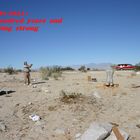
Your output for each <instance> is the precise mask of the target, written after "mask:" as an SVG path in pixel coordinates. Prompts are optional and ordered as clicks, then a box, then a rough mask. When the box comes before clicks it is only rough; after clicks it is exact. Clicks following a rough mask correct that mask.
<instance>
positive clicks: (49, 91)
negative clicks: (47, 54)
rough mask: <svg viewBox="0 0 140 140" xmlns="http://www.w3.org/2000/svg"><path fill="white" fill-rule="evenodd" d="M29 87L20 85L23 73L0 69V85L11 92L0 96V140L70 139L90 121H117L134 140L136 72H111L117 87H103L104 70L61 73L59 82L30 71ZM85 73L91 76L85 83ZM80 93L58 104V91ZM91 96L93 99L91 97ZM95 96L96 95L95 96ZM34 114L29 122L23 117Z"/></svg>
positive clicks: (138, 132) (138, 97)
mask: <svg viewBox="0 0 140 140" xmlns="http://www.w3.org/2000/svg"><path fill="white" fill-rule="evenodd" d="M31 75H32V83H34V84H33V85H32V86H27V85H24V84H23V83H24V82H23V74H22V73H19V74H16V75H8V74H5V73H0V88H2V87H4V88H7V89H9V90H12V91H15V92H12V93H9V94H8V95H5V94H4V95H1V96H0V122H3V123H4V124H5V125H6V126H7V127H6V131H0V140H75V135H76V134H78V133H81V134H82V133H83V132H84V131H85V130H86V129H87V128H88V127H89V125H90V124H91V123H92V122H93V121H100V122H112V123H116V124H118V125H119V126H120V127H121V128H123V129H124V130H125V131H126V132H127V133H128V134H130V136H131V137H130V140H139V139H140V128H138V127H137V125H138V124H140V87H137V88H133V87H134V86H140V75H132V72H130V71H117V72H116V73H115V77H114V82H115V83H116V84H119V87H115V88H105V87H103V86H102V85H103V84H104V83H105V78H106V73H105V71H92V72H87V73H81V72H77V71H75V72H64V73H63V75H62V77H61V78H60V79H59V80H54V79H50V80H47V81H42V80H41V78H40V75H39V73H36V72H33V73H31ZM87 76H92V77H94V78H97V82H88V81H87ZM61 90H64V91H66V92H69V93H72V92H75V93H81V94H82V97H80V98H78V99H75V100H70V102H68V103H66V102H62V101H61V100H60V97H61V96H60V92H61ZM95 95H96V96H97V97H95ZM98 96H99V97H98ZM32 114H36V115H39V116H40V117H41V120H40V121H37V122H34V121H32V120H31V119H30V118H29V116H30V115H32Z"/></svg>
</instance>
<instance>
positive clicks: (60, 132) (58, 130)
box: [55, 128, 65, 135]
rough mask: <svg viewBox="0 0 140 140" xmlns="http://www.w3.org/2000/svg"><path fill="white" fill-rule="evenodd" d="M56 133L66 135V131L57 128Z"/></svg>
mask: <svg viewBox="0 0 140 140" xmlns="http://www.w3.org/2000/svg"><path fill="white" fill-rule="evenodd" d="M55 133H56V134H58V135H65V129H63V128H57V129H55Z"/></svg>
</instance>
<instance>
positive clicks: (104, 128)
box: [76, 122, 129, 140]
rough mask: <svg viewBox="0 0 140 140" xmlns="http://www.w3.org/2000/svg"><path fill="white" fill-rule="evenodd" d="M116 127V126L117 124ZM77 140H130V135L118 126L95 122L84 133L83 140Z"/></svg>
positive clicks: (79, 139) (81, 139)
mask: <svg viewBox="0 0 140 140" xmlns="http://www.w3.org/2000/svg"><path fill="white" fill-rule="evenodd" d="M115 125H116V124H115ZM79 137H80V135H78V137H77V138H78V139H76V140H128V139H129V135H128V134H127V133H126V132H125V131H123V130H122V129H119V128H118V127H116V126H113V125H112V124H110V123H97V122H94V123H92V124H91V125H90V127H89V128H88V129H87V130H86V131H85V132H84V133H83V135H82V136H81V138H79Z"/></svg>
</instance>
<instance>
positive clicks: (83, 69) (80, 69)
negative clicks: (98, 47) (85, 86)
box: [78, 66, 87, 72]
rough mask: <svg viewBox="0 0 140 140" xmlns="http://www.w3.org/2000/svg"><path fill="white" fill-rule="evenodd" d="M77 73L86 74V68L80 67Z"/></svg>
mask: <svg viewBox="0 0 140 140" xmlns="http://www.w3.org/2000/svg"><path fill="white" fill-rule="evenodd" d="M78 70H79V71H81V72H87V70H86V67H85V66H81V67H80V68H79V69H78Z"/></svg>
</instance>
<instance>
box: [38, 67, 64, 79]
mask: <svg viewBox="0 0 140 140" xmlns="http://www.w3.org/2000/svg"><path fill="white" fill-rule="evenodd" d="M40 73H41V77H42V79H43V80H48V77H53V78H54V79H55V80H58V78H59V77H61V75H62V71H61V67H59V66H53V67H41V68H40Z"/></svg>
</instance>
